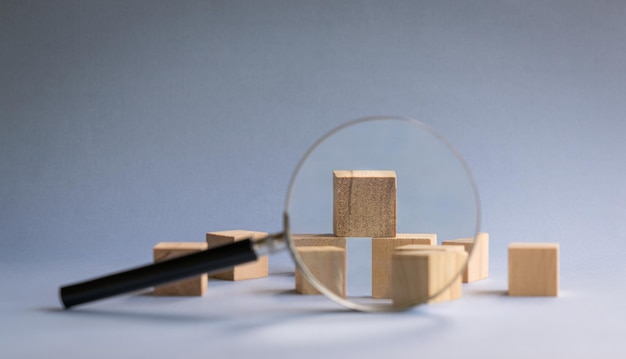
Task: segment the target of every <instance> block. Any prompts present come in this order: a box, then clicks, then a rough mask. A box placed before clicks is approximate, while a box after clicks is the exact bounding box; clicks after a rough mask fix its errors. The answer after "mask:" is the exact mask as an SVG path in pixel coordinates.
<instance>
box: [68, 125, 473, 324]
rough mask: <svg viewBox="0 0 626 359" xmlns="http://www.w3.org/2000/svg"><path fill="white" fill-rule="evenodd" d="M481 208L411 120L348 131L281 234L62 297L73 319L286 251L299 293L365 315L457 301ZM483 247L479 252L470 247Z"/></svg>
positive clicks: (318, 145)
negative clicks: (99, 305) (89, 309)
mask: <svg viewBox="0 0 626 359" xmlns="http://www.w3.org/2000/svg"><path fill="white" fill-rule="evenodd" d="M479 203H480V201H479V197H478V190H477V186H476V184H475V181H474V179H473V177H472V174H471V172H470V170H469V167H468V166H467V164H466V163H465V161H464V160H463V159H462V157H461V156H460V154H459V153H458V152H457V151H456V150H455V149H454V148H453V147H452V146H451V145H450V144H449V143H448V142H447V141H446V140H445V139H444V138H443V137H442V136H441V135H439V134H438V133H436V132H435V131H434V130H432V129H431V128H430V127H428V126H426V125H425V124H423V123H422V122H419V121H417V120H414V119H410V118H403V117H390V116H385V117H367V118H361V119H357V120H353V121H350V122H347V123H345V124H343V125H341V126H339V127H337V128H335V129H333V130H332V131H330V132H328V133H327V134H325V135H324V136H322V137H321V138H320V139H318V140H317V141H316V142H315V143H314V144H313V145H312V146H311V147H310V148H309V150H308V151H307V152H306V153H305V154H304V156H303V157H302V159H301V160H300V162H299V163H298V165H297V166H296V169H295V171H294V173H293V175H292V177H291V181H290V183H289V188H288V191H287V197H286V201H285V211H284V228H283V231H281V232H279V233H275V234H271V235H268V236H266V237H263V238H260V239H255V238H249V239H245V240H241V241H237V242H234V243H231V244H228V245H224V246H220V247H215V248H209V249H207V250H204V251H201V252H197V253H193V254H190V255H185V256H181V257H177V258H174V259H170V260H166V261H162V262H158V263H155V264H149V265H145V266H142V267H138V268H134V269H130V270H126V271H122V272H119V273H114V274H110V275H106V276H103V277H99V278H95V279H91V280H88V281H85V282H80V283H75V284H71V285H67V286H64V287H61V288H60V299H61V302H62V303H63V306H64V307H65V308H71V307H74V306H77V305H81V304H85V303H89V302H93V301H96V300H100V299H104V298H108V297H111V296H115V295H119V294H124V293H129V292H133V291H137V290H141V289H145V288H149V287H153V286H158V285H161V284H165V283H168V282H172V281H176V280H180V279H184V278H187V277H191V276H195V275H199V274H202V273H209V274H210V273H215V272H220V271H223V270H224V269H227V268H229V267H233V266H235V265H240V264H243V263H247V262H252V261H255V260H257V259H258V258H259V257H260V256H263V255H267V254H270V253H274V252H278V251H282V250H285V249H288V250H289V251H290V252H291V255H292V257H293V259H294V262H295V265H296V269H295V286H296V291H297V292H299V293H300V294H303V295H307V294H323V295H325V296H327V297H328V298H330V299H332V300H334V301H335V302H337V303H339V304H341V305H343V306H345V307H347V308H350V309H354V310H360V311H370V312H373V311H400V310H405V309H408V308H411V307H413V306H415V305H418V304H422V303H427V302H433V301H438V300H441V299H442V298H443V299H445V298H450V296H454V294H453V293H452V292H454V291H456V290H458V286H459V285H460V284H459V283H460V280H461V276H462V273H463V271H464V269H465V267H466V265H467V262H468V260H469V257H470V256H471V254H472V253H465V252H464V251H459V250H458V249H459V248H458V247H456V248H455V246H451V247H445V246H438V245H437V244H438V243H441V242H442V241H445V240H452V239H458V238H464V241H465V243H467V242H470V243H472V242H474V241H476V238H477V236H478V234H479V229H480V204H479ZM469 247H471V248H473V247H474V246H469Z"/></svg>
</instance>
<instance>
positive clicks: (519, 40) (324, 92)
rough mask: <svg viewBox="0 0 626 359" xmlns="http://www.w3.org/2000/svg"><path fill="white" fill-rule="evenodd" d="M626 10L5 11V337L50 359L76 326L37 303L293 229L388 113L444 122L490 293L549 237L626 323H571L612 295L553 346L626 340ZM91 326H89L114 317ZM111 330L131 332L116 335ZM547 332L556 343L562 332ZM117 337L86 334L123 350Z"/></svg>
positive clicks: (621, 5) (86, 7)
mask: <svg viewBox="0 0 626 359" xmlns="http://www.w3.org/2000/svg"><path fill="white" fill-rule="evenodd" d="M625 18H626V3H625V2H622V1H593V2H592V1H516V0H506V1H505V0H500V1H496V0H494V1H471V2H470V1H434V2H427V1H380V2H374V1H344V2H333V1H212V2H210V1H128V2H124V1H0V169H1V176H0V229H1V231H0V268H2V272H3V273H2V275H1V276H2V278H3V281H2V283H3V286H4V288H9V289H7V290H3V292H4V293H3V297H4V298H3V299H1V303H3V307H4V309H3V312H4V313H5V316H6V318H9V319H7V320H8V321H4V320H3V322H4V323H12V324H13V327H12V328H10V326H8V325H7V326H6V327H4V325H3V327H4V328H2V332H3V335H2V337H0V341H2V342H3V346H5V347H6V346H8V348H10V350H13V352H11V353H13V354H15V353H21V354H23V356H25V357H26V356H29V355H28V354H29V353H30V354H32V356H36V352H33V351H32V350H33V346H29V345H27V344H26V343H27V338H28V337H29V336H31V335H32V333H31V332H30V331H31V330H32V328H37V327H43V328H45V330H43V331H42V332H41V333H39V336H37V335H35V337H42V338H43V337H47V335H48V334H49V333H50V331H54V329H53V328H56V327H57V324H58V323H56V322H55V321H54V320H52V321H50V319H49V316H51V315H54V316H56V317H55V318H57V319H58V318H60V321H61V322H63V320H65V319H66V318H65V317H63V316H62V315H61V316H60V317H59V314H58V313H55V314H48V313H42V312H41V311H39V312H37V311H36V310H35V309H33V308H41V307H44V308H54V307H56V306H58V304H57V302H56V292H55V291H56V287H57V286H58V285H59V284H62V283H65V282H68V281H74V280H78V279H83V278H85V277H86V276H91V275H96V274H100V273H101V272H102V271H109V270H115V269H120V268H123V267H126V266H130V265H135V264H139V263H142V262H146V261H149V260H150V259H151V247H152V246H153V245H154V243H156V242H158V241H191V240H200V241H201V240H203V236H204V232H206V231H208V230H223V229H233V228H247V229H255V230H264V231H277V230H280V229H281V225H282V217H281V213H282V210H283V201H284V198H285V193H286V188H287V184H288V180H289V177H290V175H291V171H292V169H293V168H294V166H295V164H296V163H297V161H298V159H299V158H300V156H301V155H302V154H303V152H304V151H305V150H306V148H307V147H308V146H309V145H310V144H311V143H312V142H313V141H314V140H315V139H317V138H318V137H319V136H321V135H322V134H323V133H325V132H326V131H327V130H329V129H330V128H332V127H334V126H336V125H338V124H340V123H342V122H344V121H347V120H350V119H353V118H357V117H362V116H367V115H376V114H388V115H403V116H409V117H414V118H417V119H419V120H422V121H424V122H426V123H428V124H430V125H431V126H432V127H434V128H435V129H437V130H438V131H439V132H440V133H442V134H443V135H444V136H446V137H447V138H448V139H449V140H450V142H452V143H453V144H454V145H456V146H457V147H458V149H459V150H460V152H461V153H462V154H463V155H464V156H465V158H466V160H467V161H468V163H469V165H470V167H471V168H472V170H473V171H474V174H475V176H476V179H477V182H478V185H479V188H480V193H481V196H482V205H483V207H482V209H483V229H484V230H485V231H488V232H490V234H491V239H492V246H491V251H492V252H491V253H492V257H491V264H492V277H493V280H492V282H491V283H492V284H491V287H489V285H487V287H489V288H491V289H489V288H487V289H488V290H494V293H496V292H498V291H499V290H500V289H502V290H506V246H507V245H508V243H510V242H513V241H551V242H560V243H561V270H562V275H561V287H562V288H563V290H564V291H565V293H567V291H568V290H569V291H570V293H579V294H580V293H582V294H580V295H581V296H582V297H585V298H587V297H586V295H591V294H590V293H598V294H597V296H598V298H609V299H608V300H611V299H610V298H613V299H615V302H610V304H606V303H605V305H604V307H605V308H607V309H606V310H605V311H606V313H604V314H606V317H607V318H613V319H612V320H611V321H608V322H607V321H606V320H607V319H606V318H604V317H603V318H596V317H594V316H593V315H591V314H590V316H589V317H586V318H576V319H575V320H574V319H572V317H573V316H575V315H578V314H579V313H578V310H577V309H575V308H579V309H580V310H582V311H585V310H588V309H589V308H591V307H595V306H596V305H598V303H599V302H598V301H594V300H593V299H589V298H587V299H586V301H582V302H576V304H571V303H570V306H571V311H564V312H562V314H561V317H559V318H560V320H565V319H564V318H570V319H571V320H572V323H568V324H565V325H564V326H567V327H568V328H570V329H569V330H570V331H572V335H575V334H576V333H577V332H576V331H575V329H574V328H575V327H576V323H579V324H580V322H581V321H582V322H583V324H582V327H586V328H588V327H589V323H588V322H593V323H595V324H596V325H598V326H599V327H600V328H603V329H602V330H604V331H600V332H601V333H603V334H602V335H600V334H596V336H595V337H594V336H592V337H591V341H590V339H589V338H587V342H586V344H588V346H586V344H582V342H578V341H575V340H574V341H572V340H571V337H568V338H563V339H562V341H558V340H557V341H556V343H557V344H554V343H553V344H550V343H548V342H542V343H543V344H542V345H543V346H541V347H540V348H542V349H545V350H538V352H539V353H544V354H546V353H552V354H558V353H560V354H563V353H561V352H560V349H562V346H561V343H574V345H578V346H576V347H575V349H576V350H574V352H576V353H578V354H581V353H587V352H585V349H588V350H589V351H590V352H589V353H591V348H592V347H599V346H602V347H603V348H605V349H606V348H607V346H606V345H607V344H608V345H609V349H616V348H617V349H621V350H623V349H624V347H623V345H621V346H620V344H619V342H621V341H619V340H615V341H609V339H610V338H611V336H610V335H611V334H614V333H617V332H619V330H621V329H624V325H623V324H622V323H623V322H622V321H621V320H615V319H614V318H616V316H617V317H618V318H624V310H623V309H618V308H619V306H618V305H617V303H618V302H619V300H618V299H619V298H624V290H623V289H620V288H621V287H622V286H623V279H622V278H623V275H624V274H626V270H625V266H624V265H623V261H624V259H625V258H626V257H625V255H624V250H626V245H625V244H624V242H625V236H626V235H625V233H626V228H625V227H624V219H625V218H624V213H625V210H624V208H626V190H625V189H624V188H625V187H624V184H625V183H626V171H625V169H626V168H625V167H626V164H625V161H624V158H623V156H624V153H626V142H625V141H624V140H623V137H624V134H626V121H624V117H625V116H626V101H625V100H624V95H625V90H624V89H625V86H626V21H624V19H625ZM287 260H288V259H287V257H286V256H279V257H277V259H276V260H275V261H274V263H273V266H274V267H273V268H274V269H275V270H279V269H280V268H279V267H280V266H281V265H283V264H285V263H287ZM277 268H278V269H277ZM40 284H41V285H40ZM607 291H608V292H607ZM572 295H573V294H572ZM574 297H575V296H574ZM26 298H29V299H26ZM255 298H256V297H254V296H251V297H250V299H249V301H250V303H254V302H253V301H254V300H255ZM594 298H595V297H594ZM222 300H224V299H222ZM567 300H568V299H567V296H565V299H561V298H560V299H559V301H560V302H557V304H550V305H557V306H558V305H565V304H562V303H567ZM571 300H573V299H571ZM218 302H219V301H218ZM203 303H204V302H203ZM550 303H553V302H550ZM559 303H560V304H559ZM207 306H208V307H209V309H208V310H209V311H210V306H209V305H208V304H207ZM601 307H602V306H601ZM483 309H484V310H485V313H483V314H484V315H483V316H481V317H491V315H490V314H489V306H485V307H484V308H483ZM501 310H502V312H499V313H500V314H499V315H500V316H504V317H506V314H504V313H508V312H507V310H508V309H505V308H504V307H502V308H501ZM556 310H557V311H558V309H556ZM24 311H26V312H29V313H30V316H24V315H23V312H24ZM33 312H34V313H33ZM113 312H114V313H113V314H112V315H113V316H115V315H116V314H115V311H113ZM131 312H132V310H131ZM552 312H553V310H552V309H550V310H549V311H548V313H552ZM129 315H131V316H132V314H129ZM118 316H119V315H118ZM105 317H106V316H105ZM74 318H75V317H74ZM322 318H326V319H328V321H329V323H337V320H335V319H332V317H329V316H326V317H322ZM341 318H342V320H344V321H345V320H347V319H346V318H345V317H343V316H342V317H341ZM351 318H352V319H351V320H353V321H354V320H356V319H354V318H355V317H351ZM358 318H359V319H358V320H359V321H360V320H363V321H365V320H370V319H365V318H362V317H358ZM368 318H371V317H368ZM396 318H397V317H396ZM539 318H545V316H544V315H543V314H542V315H537V319H538V320H539ZM80 319H81V320H83V321H80V320H76V321H74V322H72V325H70V327H75V328H76V332H78V333H80V332H82V328H88V327H90V326H91V325H92V324H93V322H97V321H98V317H97V318H90V317H87V318H80ZM126 319H128V318H126V317H125V318H124V319H123V320H124V321H125V323H127V321H126ZM135 319H137V320H142V319H144V320H145V318H135ZM378 319H380V318H378ZM414 319H415V320H416V321H417V322H419V321H420V319H421V320H424V318H414ZM518 319H519V320H521V322H522V323H525V322H524V318H510V320H509V319H507V320H506V323H508V324H505V323H499V325H501V326H508V325H512V326H514V327H516V326H517V325H513V324H511V323H517V322H515V320H518ZM101 320H105V321H106V320H107V319H101ZM316 320H317V319H316ZM380 320H387V319H380ZM555 320H556V319H555ZM445 321H446V323H448V324H449V325H448V327H447V329H450V328H449V327H450V326H452V330H454V328H457V330H458V326H455V325H456V324H455V323H456V322H455V317H454V316H450V317H447V318H446V319H445ZM566 322H567V321H566ZM19 323H23V325H18V324H19ZM42 323H47V324H42ZM106 323H108V324H109V325H110V327H111V328H110V330H111V332H106V333H105V335H104V336H105V337H106V336H107V335H110V336H111V338H112V337H114V334H111V333H115V332H117V330H118V328H117V327H116V325H118V323H116V322H114V321H107V322H106ZM450 323H452V324H451V325H450ZM469 323H471V321H469V322H468V324H467V326H468V327H471V325H470V324H469ZM607 323H610V324H607ZM292 324H293V323H292ZM527 324H528V323H527ZM178 325H179V326H180V325H183V324H181V323H178ZM216 325H217V324H216ZM324 325H325V324H320V326H321V327H324ZM488 325H489V324H485V326H486V327H485V328H483V329H484V330H486V331H487V332H488V333H490V334H489V335H491V339H494V338H496V337H497V336H498V335H502V333H503V331H501V330H496V329H494V327H488ZM528 325H530V326H532V324H528ZM539 326H541V325H539ZM15 327H17V328H21V329H22V331H16V330H15ZM268 327H269V328H270V329H271V328H272V326H271V325H270V324H269V323H265V322H263V318H261V319H259V323H258V327H255V328H254V329H255V330H256V331H257V332H256V333H257V334H258V333H259V332H260V333H264V334H263V335H261V337H258V338H257V339H258V343H262V342H264V340H265V339H266V337H265V335H267V336H271V334H277V333H274V332H271V331H270V332H267V333H265V332H263V328H265V329H267V328H268ZM305 327H306V325H305ZM461 327H463V326H461ZM543 327H544V328H545V325H543ZM211 328H212V330H214V331H215V332H216V333H217V332H220V330H221V329H222V328H221V327H219V325H217V326H216V327H211ZM350 328H352V327H350ZM489 328H490V329H489ZM528 328H530V327H528ZM549 328H550V329H549V330H548V329H546V332H545V333H543V334H541V336H538V337H537V338H540V337H541V338H543V337H544V334H545V335H546V336H547V335H551V334H554V333H558V332H559V330H560V329H559V328H560V327H558V326H557V327H554V328H553V327H549ZM596 329H597V328H596ZM229 330H233V331H235V329H233V328H230V329H229ZM316 330H317V329H316ZM346 330H347V331H349V330H352V329H346ZM489 330H493V332H489ZM520 330H521V329H520ZM278 332H280V331H278ZM622 332H623V331H622ZM9 333H11V336H10V338H15V339H11V340H9ZM166 333H167V330H166V329H164V330H163V332H161V333H160V334H161V335H166ZM516 333H517V332H516ZM532 333H535V332H533V331H532V330H530V329H528V331H523V332H521V333H517V334H519V335H521V336H522V337H523V335H524V334H527V335H530V336H531V337H532V335H533V334H532ZM280 334H281V335H282V334H288V332H286V333H282V332H280ZM367 334H368V333H365V334H364V338H368V336H367ZM369 334H372V335H375V334H374V333H373V332H372V333H369ZM431 334H432V332H431ZM517 334H516V335H517ZM5 335H6V336H5ZM536 335H538V334H536ZM607 335H608V337H607ZM432 336H434V338H435V339H432V338H433V337H430V338H431V339H432V340H434V342H436V343H440V342H442V341H444V339H443V337H437V336H436V334H432ZM461 336H462V335H461ZM453 337H454V338H456V337H455V336H453ZM61 338H63V336H62V334H59V338H56V339H54V340H55V341H53V342H54V343H62V342H63V340H62V339H61ZM98 338H100V339H101V338H102V336H98V337H95V336H94V337H88V338H86V339H85V338H83V339H84V342H85V343H91V344H90V345H91V346H92V347H93V346H96V347H97V344H99V345H101V346H106V345H105V344H104V343H103V342H102V341H99V340H100V339H98ZM507 338H508V339H510V340H511V341H512V342H513V341H514V340H513V339H512V337H507ZM537 338H535V339H537ZM601 338H603V339H601ZM5 339H6V342H5ZM66 340H68V343H71V341H70V340H69V339H66ZM180 340H183V339H180ZM445 340H447V339H445ZM472 340H473V339H472ZM477 340H478V339H477ZM599 340H606V341H607V342H606V343H604V342H603V344H604V345H600V343H599V342H598V341H599ZM504 342H506V338H505V340H504ZM9 343H10V345H9ZM46 343H48V344H49V345H51V347H54V345H53V344H50V343H52V342H46ZM134 343H135V344H136V343H137V342H134ZM139 343H140V344H139V345H142V344H145V345H144V347H150V345H148V344H147V343H142V342H141V341H139ZM258 343H257V344H258ZM530 343H531V344H528V345H529V347H530V348H533V345H532V340H530ZM535 343H536V342H535ZM68 345H69V344H68ZM224 345H225V344H224ZM392 345H394V347H395V348H401V347H398V346H395V344H392ZM610 345H614V346H617V347H610ZM35 347H36V346H35ZM41 348H48V349H49V348H50V347H46V346H43V347H41ZM55 348H56V347H55ZM64 348H65V347H58V348H57V349H58V351H59V353H64V354H69V352H68V350H67V349H64ZM78 348H80V346H79V347H78ZM224 348H227V347H226V346H224ZM337 348H339V349H337V350H338V352H341V353H343V352H344V351H348V352H349V349H346V348H347V347H345V346H341V345H338V346H337ZM383 348H384V346H383ZM429 348H430V349H429V350H431V352H432V353H436V352H437V349H436V348H434V347H433V348H431V347H429ZM524 348H528V347H524ZM109 349H110V347H109ZM361 349H363V348H361ZM609 349H606V350H609ZM41 350H42V351H43V349H41ZM75 350H76V351H75V352H76V353H78V354H77V355H83V354H84V353H83V352H81V351H80V349H75ZM85 350H87V349H85ZM118 350H119V352H118V353H117V356H118V357H121V356H124V355H128V356H132V353H135V354H136V353H141V352H140V351H138V352H133V351H132V350H130V349H128V350H129V351H124V350H122V349H118ZM224 350H226V349H224ZM238 350H243V349H241V348H239V349H238ZM268 350H269V349H268ZM294 350H295V349H294ZM380 350H382V351H383V352H385V349H380ZM398 350H400V349H398ZM483 350H485V349H484V348H483ZM493 350H495V352H494V353H499V354H502V355H504V354H511V353H510V352H509V351H507V350H506V349H505V348H504V347H503V349H502V352H499V351H498V350H497V349H493ZM520 350H522V349H520ZM270 352H271V351H268V354H269V353H270ZM81 353H82V354H81ZM161 353H163V352H161ZM242 353H243V352H242ZM519 353H523V354H527V355H530V354H531V352H524V351H523V350H522V351H521V352H519ZM151 354H156V353H151ZM274 354H275V353H274ZM535 354H536V353H535ZM520 355H522V354H520ZM581 355H582V354H581ZM0 356H2V355H0ZM13 357H16V356H13Z"/></svg>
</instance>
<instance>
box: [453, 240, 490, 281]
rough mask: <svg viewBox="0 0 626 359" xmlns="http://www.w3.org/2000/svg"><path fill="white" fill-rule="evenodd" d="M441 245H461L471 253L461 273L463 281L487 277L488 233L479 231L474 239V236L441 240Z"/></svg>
mask: <svg viewBox="0 0 626 359" xmlns="http://www.w3.org/2000/svg"><path fill="white" fill-rule="evenodd" d="M442 245H444V246H462V247H463V248H464V249H465V251H466V252H467V253H468V254H469V253H471V255H470V257H469V261H468V263H467V267H466V268H465V272H464V273H463V283H471V282H475V281H479V280H482V279H486V278H488V277H489V233H486V232H481V233H479V234H478V236H477V237H476V241H474V238H460V239H451V240H446V241H443V242H442ZM472 248H473V252H472Z"/></svg>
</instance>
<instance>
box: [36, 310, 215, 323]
mask: <svg viewBox="0 0 626 359" xmlns="http://www.w3.org/2000/svg"><path fill="white" fill-rule="evenodd" d="M36 310H37V311H39V312H46V313H53V314H60V315H66V316H73V317H91V318H106V319H123V320H133V321H137V320H141V321H151V322H160V323H200V322H207V321H209V322H217V321H220V320H224V319H227V316H217V315H211V316H207V315H189V314H181V313H171V312H170V313H162V312H160V313H156V312H131V311H121V310H113V309H93V308H79V309H69V310H68V309H63V308H51V307H48V308H38V309H36Z"/></svg>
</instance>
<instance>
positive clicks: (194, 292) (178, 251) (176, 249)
mask: <svg viewBox="0 0 626 359" xmlns="http://www.w3.org/2000/svg"><path fill="white" fill-rule="evenodd" d="M206 249H207V244H206V243H202V242H161V243H158V244H157V245H156V246H154V262H155V263H156V262H161V261H164V260H168V259H173V258H176V257H180V256H183V255H186V254H192V253H196V252H200V251H203V250H206ZM207 282H208V278H207V275H206V273H205V274H201V275H199V276H196V277H193V278H188V279H183V280H179V281H176V282H172V283H168V284H164V285H161V286H158V287H155V288H154V290H153V291H152V294H153V295H170V296H202V295H204V293H206V290H207Z"/></svg>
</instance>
